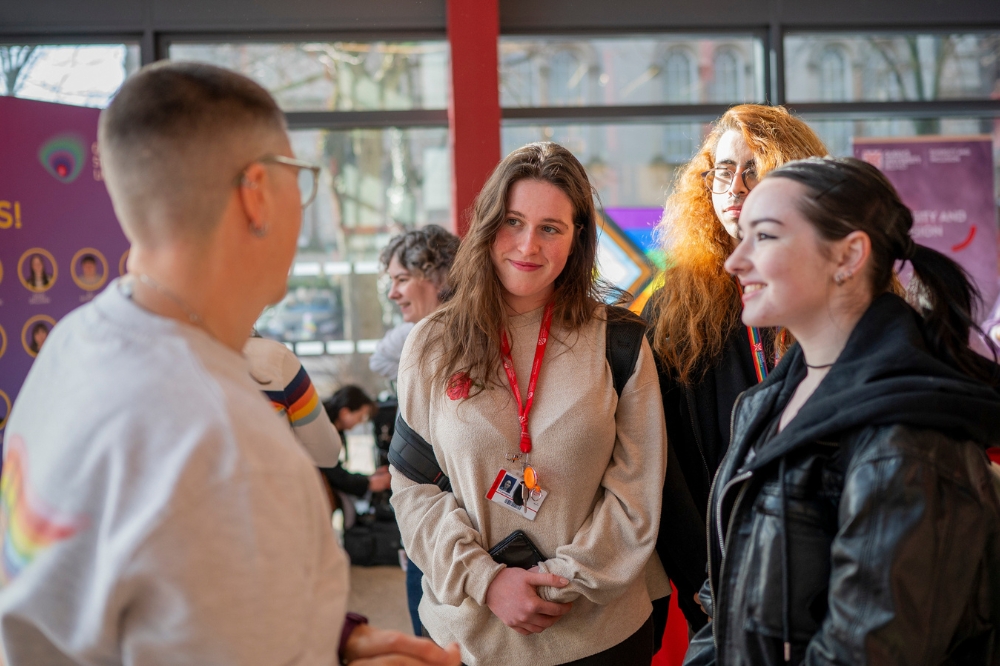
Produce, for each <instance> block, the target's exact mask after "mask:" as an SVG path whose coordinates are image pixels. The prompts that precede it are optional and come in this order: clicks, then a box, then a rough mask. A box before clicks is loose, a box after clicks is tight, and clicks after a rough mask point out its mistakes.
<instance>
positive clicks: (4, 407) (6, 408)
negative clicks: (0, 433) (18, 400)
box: [0, 391, 10, 430]
mask: <svg viewBox="0 0 1000 666" xmlns="http://www.w3.org/2000/svg"><path fill="white" fill-rule="evenodd" d="M8 416H10V397H9V396H8V395H7V394H6V393H4V392H3V391H0V430H3V429H4V426H6V425H7V417H8Z"/></svg>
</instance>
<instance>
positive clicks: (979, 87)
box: [785, 33, 1000, 102]
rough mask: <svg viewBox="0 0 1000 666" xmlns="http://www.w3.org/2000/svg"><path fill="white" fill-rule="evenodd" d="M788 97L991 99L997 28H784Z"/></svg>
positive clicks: (999, 92)
mask: <svg viewBox="0 0 1000 666" xmlns="http://www.w3.org/2000/svg"><path fill="white" fill-rule="evenodd" d="M785 86H786V94H787V98H788V101H789V102H825V101H838V102H839V101H870V102H880V101H883V102H884V101H903V100H910V101H924V100H946V99H996V98H997V97H998V96H1000V34H997V33H963V34H877V33H872V34H867V35H859V34H857V33H852V34H838V33H811V34H804V33H797V34H796V33H792V34H789V35H787V36H786V37H785Z"/></svg>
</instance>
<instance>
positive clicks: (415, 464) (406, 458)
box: [389, 414, 451, 492]
mask: <svg viewBox="0 0 1000 666" xmlns="http://www.w3.org/2000/svg"><path fill="white" fill-rule="evenodd" d="M389 464H390V465H392V466H393V467H395V468H396V469H398V470H399V471H400V472H401V473H402V474H403V476H405V477H406V478H408V479H409V480H410V481H416V482H417V483H433V484H434V485H435V486H437V487H438V488H440V489H441V490H443V491H445V492H451V480H450V479H449V478H448V477H447V476H445V475H444V472H442V471H441V466H440V465H438V462H437V458H435V457H434V449H433V448H432V447H431V445H430V444H428V443H427V440H426V439H424V438H423V437H421V436H420V435H418V434H417V432H416V431H415V430H414V429H413V428H411V427H410V426H409V424H407V423H406V421H404V420H403V415H402V414H399V415H397V416H396V431H395V432H394V433H393V434H392V442H390V443H389Z"/></svg>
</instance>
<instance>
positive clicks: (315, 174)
mask: <svg viewBox="0 0 1000 666" xmlns="http://www.w3.org/2000/svg"><path fill="white" fill-rule="evenodd" d="M254 162H260V163H261V164H283V165H284V166H290V167H292V168H293V169H296V170H298V172H299V176H298V180H299V195H300V196H301V198H302V207H303V208H305V207H306V206H308V205H309V204H311V203H312V201H313V199H315V198H316V191H317V190H318V189H319V172H320V170H321V168H322V167H318V166H316V165H315V164H310V163H309V162H304V161H302V160H297V159H295V158H292V157H285V156H284V155H264V156H263V157H261V158H259V159H256V160H254ZM251 164H252V162H251ZM247 166H249V165H247ZM245 171H246V167H244V168H243V171H241V172H240V175H239V176H237V184H238V183H240V182H242V179H243V173H244V172H245Z"/></svg>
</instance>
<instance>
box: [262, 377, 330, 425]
mask: <svg viewBox="0 0 1000 666" xmlns="http://www.w3.org/2000/svg"><path fill="white" fill-rule="evenodd" d="M264 395H266V396H267V399H268V400H270V401H271V404H272V405H274V410H275V411H276V412H278V413H279V414H281V415H287V417H288V422H289V423H291V424H292V427H298V426H304V425H306V424H307V423H312V422H313V421H315V420H316V417H318V416H319V413H320V410H321V409H323V405H322V404H321V403H320V401H319V395H317V393H316V389H315V388H314V387H313V385H312V381H311V380H310V379H309V374H308V373H307V372H306V370H305V368H301V367H300V368H299V371H298V373H296V375H295V377H294V378H293V379H292V381H291V382H289V383H288V386H286V387H285V388H284V389H283V390H281V391H264Z"/></svg>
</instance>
